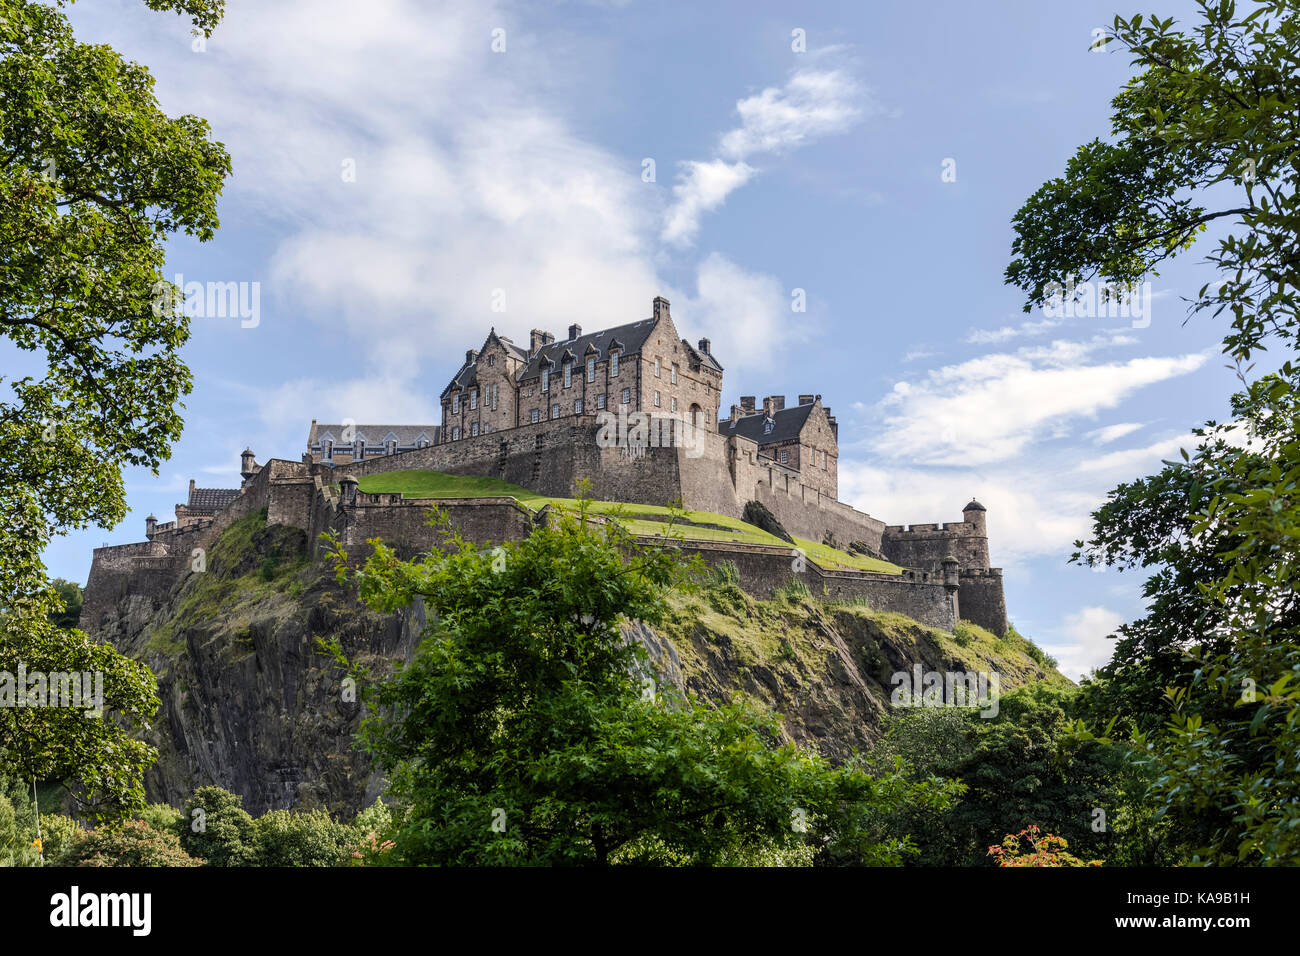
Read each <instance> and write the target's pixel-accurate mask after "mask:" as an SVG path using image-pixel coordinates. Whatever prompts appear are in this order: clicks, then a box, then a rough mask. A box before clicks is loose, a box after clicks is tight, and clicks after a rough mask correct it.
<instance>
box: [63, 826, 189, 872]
mask: <svg viewBox="0 0 1300 956" xmlns="http://www.w3.org/2000/svg"><path fill="white" fill-rule="evenodd" d="M56 862H57V864H58V865H59V866H202V865H203V861H202V860H196V859H194V858H193V857H192V856H190V855H189V854H188V853H186V852H185V851H184V850H183V849H182V848H181V843H180V840H179V839H177V837H176V834H174V833H164V832H162V831H159V830H155V829H154V828H153V827H151V826H149V824H147V823H145V822H144V821H143V820H128V821H127V822H126V823H125V824H123V825H122V826H121V827H120V828H116V829H109V828H107V827H96V828H95V829H93V830H79V831H78V832H77V833H76V834H74V836H73V838H72V844H71V846H69V847H68V849H67V850H66V851H65V852H64V853H63V854H62V855H61V856H60V857H59V858H58V860H57V861H56Z"/></svg>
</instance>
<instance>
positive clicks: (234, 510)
mask: <svg viewBox="0 0 1300 956" xmlns="http://www.w3.org/2000/svg"><path fill="white" fill-rule="evenodd" d="M569 429H574V430H577V431H578V435H577V436H569V435H567V434H566V433H567V431H568V430H569ZM512 431H518V432H523V431H524V429H514V430H512ZM588 433H589V430H588V429H587V428H586V427H585V426H584V425H572V424H570V425H566V426H564V427H563V428H556V427H554V426H553V427H551V428H549V429H536V430H533V429H530V430H529V434H524V435H508V434H507V433H505V432H501V433H495V434H492V435H489V436H486V437H487V438H489V439H492V440H495V442H496V444H497V445H498V449H499V450H500V449H501V448H502V447H504V453H502V454H500V455H499V456H498V458H497V459H496V461H497V463H498V464H499V466H500V468H499V470H498V471H497V472H495V475H496V476H497V477H504V478H505V479H506V480H508V481H514V482H515V483H517V484H521V485H523V486H524V487H529V488H530V489H531V490H534V491H537V492H539V493H542V494H549V495H554V496H557V497H567V496H570V495H572V493H573V491H572V482H573V481H574V480H575V479H576V477H577V476H579V475H581V474H582V472H581V471H579V470H578V468H579V467H580V465H582V464H584V463H585V464H586V465H587V466H588V467H590V468H591V469H592V471H591V473H590V474H591V477H592V482H593V495H594V496H595V497H596V498H597V499H601V500H614V501H627V502H629V503H633V504H643V503H651V504H661V503H665V502H666V501H669V500H672V497H673V495H672V494H671V492H672V491H673V490H674V489H675V488H676V489H684V491H685V492H686V494H684V495H683V497H684V498H685V503H686V505H687V506H688V507H692V508H694V509H696V510H707V511H715V512H719V513H722V514H731V515H733V516H737V517H738V516H739V512H740V510H742V509H743V504H737V503H735V502H732V501H729V500H728V499H727V497H726V495H720V494H717V493H716V492H709V491H708V490H707V489H706V488H704V487H703V486H702V485H698V486H697V485H694V484H693V482H695V481H696V480H698V479H699V476H700V475H702V474H703V473H704V472H703V470H702V469H704V468H707V467H710V466H709V465H708V464H707V462H706V463H705V464H700V462H701V459H700V458H692V457H687V455H686V450H685V449H683V448H648V449H646V450H645V456H644V457H643V458H637V457H635V456H629V455H627V454H626V453H625V452H624V451H623V450H622V449H619V448H604V447H601V446H599V445H598V444H597V443H596V442H595V440H594V434H590V437H591V438H592V441H591V442H590V443H589V444H588V443H585V442H584V443H580V444H578V445H576V446H575V445H565V444H563V442H564V440H565V438H566V437H580V438H581V437H588ZM551 443H556V444H554V445H552V444H551ZM530 445H531V448H530ZM746 445H747V446H750V447H749V448H746V447H745V446H746ZM719 446H724V447H719ZM483 447H484V443H483V442H482V441H481V440H480V441H478V442H477V443H474V442H472V440H471V441H467V442H458V443H452V444H450V445H439V446H434V447H430V448H423V449H417V450H414V451H409V452H404V453H401V454H398V455H392V456H389V457H386V458H382V459H376V460H374V461H367V462H358V463H356V464H353V465H348V466H341V467H339V468H330V467H329V466H325V465H319V464H308V463H304V462H291V461H284V460H281V459H272V460H271V461H269V462H267V463H266V464H265V465H263V466H261V468H260V469H259V470H258V471H257V472H256V474H254V475H253V476H252V477H250V478H248V479H247V480H246V481H245V482H244V485H243V487H242V489H241V492H240V495H239V496H238V497H237V498H235V499H234V500H233V501H231V502H230V504H228V505H227V506H226V507H225V508H223V509H222V510H221V511H219V512H217V513H216V514H215V515H213V516H211V517H210V518H206V519H202V520H199V521H195V522H193V523H191V524H188V525H187V526H186V527H183V528H175V527H168V526H165V525H164V526H156V527H154V528H153V529H152V533H151V537H150V540H148V541H145V542H140V543H137V544H125V545H116V546H110V547H103V548H96V549H95V552H94V557H93V560H92V563H91V570H90V576H89V579H88V581H87V585H86V590H85V599H84V604H83V608H82V615H81V626H82V628H83V629H84V630H86V631H88V632H91V633H93V632H94V631H95V630H96V629H97V628H98V627H99V625H100V622H101V621H102V619H103V615H104V614H106V613H107V612H108V611H109V610H110V609H111V608H112V607H113V606H114V605H115V604H116V603H117V602H118V601H119V600H120V599H121V598H122V597H124V596H126V595H128V594H132V595H140V596H143V597H146V598H148V599H149V600H151V601H152V602H153V603H154V604H155V606H158V605H160V604H161V603H162V602H163V601H164V600H165V599H166V598H167V596H168V594H169V592H170V591H171V589H172V587H173V586H174V585H175V584H176V583H177V582H178V581H179V580H180V579H181V578H182V576H184V575H186V574H189V573H196V572H195V571H194V570H193V561H194V557H195V552H196V549H202V550H203V551H207V550H209V549H211V547H212V545H213V543H214V542H215V541H216V539H217V537H218V536H219V535H220V533H221V532H222V531H223V530H225V529H226V528H227V527H229V526H230V525H231V524H233V523H234V522H236V521H238V520H239V519H240V518H242V517H244V516H245V515H248V514H251V513H253V512H255V511H257V510H260V509H262V508H266V509H267V520H268V522H269V523H271V524H283V525H289V526H293V527H297V528H302V529H303V530H304V531H305V532H306V533H307V535H308V540H309V542H312V543H313V544H314V546H315V547H316V548H317V551H316V554H317V556H318V557H319V548H320V546H321V545H320V535H321V534H322V533H324V532H326V531H328V532H332V533H333V534H335V535H336V536H337V537H338V538H339V539H340V541H342V543H343V545H344V547H345V548H346V549H347V550H348V551H349V553H350V556H351V558H352V559H353V560H361V559H363V558H364V557H365V555H366V554H367V553H368V551H369V547H368V545H367V544H366V542H367V540H368V539H371V538H379V539H382V540H383V541H384V542H385V543H386V544H389V545H390V546H392V547H394V548H395V549H396V550H397V551H398V553H399V554H400V555H402V556H403V557H410V556H412V555H415V554H418V553H421V552H425V551H429V550H432V549H434V548H437V547H439V546H440V544H441V543H442V536H441V533H440V532H439V531H438V529H436V528H434V527H433V526H431V525H429V523H428V515H429V511H430V509H431V508H433V507H440V508H443V509H444V510H445V511H446V512H447V514H448V516H449V517H450V519H451V522H452V524H453V525H454V526H455V527H456V528H458V529H459V530H460V532H461V534H462V535H464V537H465V538H466V539H467V540H470V541H472V542H474V543H476V544H479V545H484V544H487V543H489V542H502V541H509V540H516V539H519V538H522V537H525V536H527V535H528V534H529V533H530V532H531V530H532V529H533V528H534V527H535V526H536V524H537V522H538V521H539V520H542V519H541V518H539V516H538V515H537V514H535V513H533V512H531V511H529V510H528V509H526V508H524V507H522V506H521V505H520V504H519V503H518V502H517V501H515V500H514V499H513V498H508V497H489V498H475V499H466V498H449V499H404V498H402V496H401V495H398V494H367V493H364V492H360V491H358V490H356V486H355V484H353V483H352V482H350V481H349V482H343V483H341V484H340V479H342V478H344V477H345V476H356V475H358V474H361V475H364V474H372V473H377V472H382V471H390V470H401V469H407V468H431V469H435V470H439V471H450V472H452V473H460V474H484V473H485V472H484V471H482V470H478V469H481V468H482V466H483V462H484V457H483V455H482V453H481V452H482V448H483ZM539 447H540V448H542V449H543V450H545V449H547V448H552V447H555V448H566V447H567V448H570V449H575V450H574V453H573V454H572V455H571V456H565V455H562V454H561V455H554V456H544V460H545V465H544V466H543V467H542V468H541V469H540V470H539V471H538V472H537V473H534V471H533V463H534V462H535V461H536V459H535V458H534V457H532V456H533V455H535V453H536V451H535V450H536V449H537V448H539ZM709 447H712V448H713V450H714V451H718V452H725V453H726V454H728V455H733V456H734V457H733V458H732V460H731V461H730V462H729V463H728V467H729V469H730V468H732V467H734V469H735V471H734V473H735V474H737V475H739V476H740V480H739V485H740V487H741V488H744V487H749V488H751V489H752V497H753V498H754V499H756V500H759V501H762V502H763V503H764V504H766V505H767V506H768V507H769V508H770V509H771V510H772V511H773V513H775V514H776V515H777V517H778V519H779V520H781V521H782V523H783V524H786V527H787V528H789V529H790V530H791V531H792V532H794V533H796V534H800V536H802V537H809V538H814V539H816V540H821V538H822V537H823V536H824V534H818V533H817V529H819V528H824V529H825V530H829V531H831V532H832V534H834V536H835V539H836V541H837V543H840V544H841V545H842V544H843V543H846V542H845V539H846V538H847V539H848V540H862V539H861V538H860V537H851V536H850V534H854V535H861V534H862V533H864V530H870V529H871V528H872V527H873V525H871V524H868V523H864V519H865V522H875V519H872V518H870V517H869V516H867V515H864V514H862V513H861V512H857V511H854V510H853V509H851V508H848V507H847V506H845V505H842V504H840V503H839V502H832V501H830V500H829V499H827V498H826V496H824V495H817V496H816V497H812V496H808V492H807V490H806V489H803V488H802V486H798V485H797V483H791V482H789V481H788V478H789V476H788V475H784V474H780V473H779V472H780V471H781V470H780V469H779V468H770V467H769V466H767V465H766V464H758V463H755V462H751V461H749V460H748V459H747V458H746V457H745V456H746V455H747V454H749V453H750V452H751V451H756V448H755V447H754V442H752V441H745V440H743V439H741V440H739V441H737V440H736V439H720V440H719V441H718V442H717V443H716V444H715V445H713V446H709ZM706 450H707V449H706ZM755 457H756V455H755ZM552 465H554V467H552ZM521 468H526V469H527V473H526V474H524V475H523V477H525V478H526V479H527V480H526V481H519V480H518V477H519V475H520V472H519V469H521ZM665 473H667V474H668V475H669V476H670V477H669V478H667V479H662V481H661V484H660V485H659V486H658V487H659V491H661V492H669V493H668V494H664V495H663V496H662V497H660V496H659V495H658V493H657V492H648V491H646V490H645V488H646V485H647V483H649V482H651V481H654V480H656V479H654V476H655V475H663V474H665ZM672 476H676V477H675V481H676V484H674V483H673V482H674V478H673V477H672ZM633 479H635V480H633ZM751 481H752V482H753V484H752V485H749V484H748V483H749V482H751ZM628 488H632V489H633V493H632V494H630V495H629V494H628V492H627V489H628ZM637 489H640V490H637ZM739 497H740V495H739V494H738V495H737V498H739ZM647 498H649V499H650V500H649V501H647V500H646V499H647ZM819 499H820V500H819ZM809 504H811V506H812V507H811V508H809V509H808V511H809V513H810V514H811V517H808V518H806V521H807V522H809V523H806V524H802V525H801V524H799V523H798V521H797V520H792V519H798V518H799V515H800V514H801V510H800V506H801V505H803V506H805V508H806V507H807V506H808V505H809ZM724 506H725V507H724ZM813 509H815V510H813ZM841 509H843V511H846V512H849V514H848V515H844V514H843V513H842V511H841ZM837 519H840V520H842V524H837V523H835V522H836V520H837ZM876 524H880V526H881V528H882V530H883V524H881V523H879V522H876ZM962 524H966V523H962ZM915 527H916V528H920V529H922V530H921V537H917V538H915V539H907V538H905V537H898V532H895V539H896V540H912V541H914V542H921V541H927V542H937V541H939V540H940V538H939V537H934V536H933V535H931V532H930V531H929V530H928V529H929V528H930V527H931V526H915ZM933 527H934V528H935V529H938V530H939V531H941V532H942V531H943V529H945V528H951V527H953V526H951V525H949V526H933ZM837 528H838V529H843V530H840V531H837V530H836V529H837ZM972 528H974V525H973V524H972ZM891 530H892V529H891ZM905 534H906V532H905V533H904V535H905ZM956 537H957V538H962V537H967V538H970V537H973V535H969V534H966V533H965V531H962V533H961V534H958V535H956ZM877 540H879V539H877ZM935 547H936V548H937V547H938V545H935ZM682 550H683V552H684V553H685V554H687V555H690V554H698V555H700V556H701V557H702V558H703V559H704V561H705V562H706V563H707V564H709V565H713V566H716V565H717V564H720V563H721V562H723V561H729V562H732V563H733V564H735V566H736V568H737V571H738V572H739V584H740V586H741V587H742V588H744V589H745V590H746V591H747V592H749V593H751V594H754V595H755V596H758V597H770V596H771V594H772V593H773V591H774V590H776V589H777V588H779V587H782V586H784V585H785V584H787V583H788V582H789V581H791V580H802V581H803V582H804V583H805V584H807V586H808V588H809V591H810V592H811V594H812V595H813V596H814V597H815V598H820V599H825V600H853V599H861V600H865V601H866V602H867V603H868V604H869V605H870V606H871V607H873V608H876V609H878V610H886V611H897V612H899V613H902V614H906V615H908V616H910V617H913V618H915V619H917V620H918V621H921V622H922V623H924V624H927V625H930V626H933V627H938V628H943V629H945V630H951V628H952V627H953V624H954V622H955V620H956V619H957V618H958V617H959V616H960V617H961V618H964V619H966V620H970V621H972V622H974V623H976V624H979V625H981V626H983V627H986V628H988V629H989V630H991V631H994V632H995V633H997V634H999V635H1001V634H1003V633H1005V631H1006V606H1005V601H1004V600H1003V595H1002V577H1001V571H1000V570H998V569H989V568H987V567H969V568H968V567H965V566H963V565H962V563H961V558H960V557H958V558H957V560H956V561H955V562H949V564H948V566H944V562H943V560H942V559H940V560H939V561H937V562H929V561H928V558H929V555H930V553H931V552H927V551H924V549H923V548H922V546H921V545H920V544H919V543H917V544H915V546H914V550H913V552H912V553H913V554H914V555H915V556H916V557H917V558H918V560H924V561H925V563H923V564H922V565H921V566H920V567H916V568H908V569H907V570H905V571H904V572H903V573H902V574H884V573H879V572H867V571H855V570H839V569H830V568H823V567H821V566H819V565H818V564H816V563H815V562H813V561H811V560H807V559H804V560H803V561H798V560H796V559H797V558H798V555H797V554H796V553H795V552H794V551H793V549H788V548H783V547H771V546H764V545H751V544H741V543H737V542H699V541H692V542H687V543H685V544H684V545H683V547H682ZM933 553H936V554H937V553H938V552H937V551H934V552H933ZM971 554H972V555H973V556H976V557H977V556H978V552H971ZM984 554H985V555H986V554H987V544H985V551H984ZM944 557H948V553H947V552H945V553H944ZM985 562H986V563H987V558H985ZM899 563H906V562H899Z"/></svg>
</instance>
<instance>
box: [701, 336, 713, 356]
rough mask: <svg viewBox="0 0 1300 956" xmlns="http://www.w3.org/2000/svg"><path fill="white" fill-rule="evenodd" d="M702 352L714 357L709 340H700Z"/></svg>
mask: <svg viewBox="0 0 1300 956" xmlns="http://www.w3.org/2000/svg"><path fill="white" fill-rule="evenodd" d="M700 351H701V352H703V353H704V354H705V355H712V354H713V353H712V352H710V351H709V340H708V339H700Z"/></svg>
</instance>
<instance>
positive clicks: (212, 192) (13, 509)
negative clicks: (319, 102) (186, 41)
mask: <svg viewBox="0 0 1300 956" xmlns="http://www.w3.org/2000/svg"><path fill="white" fill-rule="evenodd" d="M147 3H148V5H149V6H150V7H152V8H153V9H157V10H175V11H177V12H179V13H182V14H184V15H187V16H189V17H190V18H191V19H192V20H193V21H194V23H195V24H196V26H197V27H198V28H199V29H201V30H203V31H205V32H210V31H211V30H212V28H213V27H214V26H215V25H216V23H217V20H218V19H219V18H220V14H221V10H222V3H221V0H147ZM63 7H64V4H63V3H55V4H52V5H51V4H46V3H38V2H34V0H0V141H2V142H3V143H4V149H3V153H2V154H0V336H4V337H5V338H6V339H7V340H8V343H7V344H8V345H9V346H11V347H14V348H17V349H20V350H22V351H24V352H28V353H32V356H33V363H32V364H33V366H34V374H32V375H29V376H26V377H23V378H21V379H15V378H7V379H6V378H4V377H0V384H2V385H7V386H8V388H7V389H6V395H5V397H3V398H0V514H3V515H4V516H5V520H4V522H3V523H0V593H2V594H4V596H5V598H4V599H5V603H6V604H7V605H8V609H7V613H6V614H5V615H4V616H3V617H4V619H3V622H0V628H2V630H3V633H0V671H8V672H11V673H15V672H16V671H17V668H18V665H19V664H25V665H26V667H27V669H28V670H29V671H32V670H37V669H40V670H42V671H45V672H47V673H59V672H75V671H84V670H96V669H99V670H103V671H104V672H105V684H106V688H105V690H106V705H107V709H108V711H109V713H107V714H106V715H105V717H104V719H102V720H88V719H86V718H84V717H83V716H82V715H81V714H77V713H74V712H71V711H69V710H67V709H60V708H50V707H42V708H13V707H5V708H0V766H5V767H13V768H15V769H16V770H17V771H18V773H19V775H20V776H23V777H25V778H30V777H31V776H36V777H38V778H41V779H64V780H69V781H80V785H79V786H78V787H77V788H76V789H77V790H78V791H79V794H80V797H81V798H82V799H83V801H84V802H85V804H86V806H85V807H84V808H83V809H84V812H85V813H87V814H88V815H89V816H90V817H91V818H92V819H94V818H97V817H101V816H103V817H120V816H121V815H123V814H124V813H127V812H129V811H130V809H132V808H133V807H136V806H138V805H139V804H140V803H141V802H142V792H141V784H140V778H141V775H142V773H143V770H144V768H145V767H146V766H147V765H148V764H149V762H150V761H151V760H152V759H153V754H152V752H151V751H150V750H149V748H147V747H145V745H143V744H141V743H139V742H138V741H136V740H134V739H133V733H134V731H135V730H136V729H137V728H138V726H139V725H140V724H141V723H143V721H145V720H147V719H148V718H149V717H151V716H152V715H153V713H154V711H155V710H156V709H157V704H158V702H157V697H156V693H155V689H154V687H153V686H152V681H151V678H150V677H149V676H148V672H147V670H145V669H144V668H143V667H142V666H140V665H136V664H134V663H133V662H130V661H127V660H126V659H125V658H123V657H121V655H118V654H117V653H116V652H115V651H114V650H113V649H112V648H111V647H110V646H109V645H106V644H105V645H96V644H93V643H92V642H89V641H88V640H87V639H86V638H85V636H84V635H82V634H80V632H78V631H75V630H71V629H70V627H69V626H70V625H71V624H72V623H74V622H73V621H72V607H71V602H70V600H69V598H70V597H71V594H70V592H69V590H68V589H67V588H63V589H61V590H60V589H56V588H55V587H54V586H52V585H51V584H50V582H49V581H48V580H47V579H46V575H45V567H44V564H43V563H42V559H41V554H42V552H43V550H44V549H45V547H46V545H47V544H48V542H49V540H50V538H51V536H52V535H55V534H61V533H65V532H66V531H67V530H69V529H72V528H83V527H86V526H87V525H90V524H97V525H102V526H106V527H111V526H113V525H116V524H117V523H118V522H119V521H121V520H122V519H123V518H124V517H125V514H126V500H125V492H124V486H123V480H122V472H121V469H122V468H123V467H124V466H126V465H133V466H144V467H147V468H150V469H152V470H153V471H154V472H155V473H156V472H157V469H158V467H159V465H160V463H161V462H162V461H164V460H165V459H166V458H167V457H168V456H169V455H170V452H171V445H172V442H174V441H175V440H176V439H177V438H178V437H179V436H180V433H181V418H180V414H179V405H180V400H181V398H182V397H183V396H184V395H185V394H186V393H187V392H188V391H189V388H190V381H191V379H190V373H189V370H188V369H187V368H186V366H185V364H184V363H183V362H182V361H181V357H180V350H181V348H182V347H183V346H184V344H185V342H186V339H187V338H188V336H189V325H188V319H187V318H186V317H185V316H184V315H183V314H181V313H180V312H179V311H177V309H176V308H174V307H167V305H166V304H165V302H164V301H163V300H164V299H165V298H170V299H171V303H172V305H173V306H174V305H175V304H177V303H176V299H175V298H172V294H173V293H174V291H175V290H174V289H173V287H172V286H171V285H170V284H169V283H167V282H166V280H165V278H164V276H163V266H164V260H165V255H166V240H167V239H168V237H169V236H172V235H174V234H176V233H178V232H183V233H185V234H187V235H190V236H193V237H195V238H196V239H198V240H200V241H202V240H206V239H208V238H210V237H211V236H212V234H213V231H214V230H215V228H216V227H217V214H216V210H217V205H216V204H217V196H218V194H219V192H220V190H221V186H222V183H223V180H224V178H225V176H226V175H227V174H228V173H229V171H230V158H229V156H228V155H227V153H226V151H225V150H224V149H223V148H222V147H221V146H220V144H218V143H215V142H213V141H212V140H211V139H210V130H209V128H208V126H207V124H206V123H204V122H203V121H202V120H200V119H198V118H197V117H194V116H180V117H176V118H171V117H168V116H167V115H165V114H164V113H163V112H162V111H161V110H160V109H159V107H158V103H157V100H156V98H155V97H154V92H153V79H152V77H151V76H150V75H149V73H148V71H147V70H146V69H145V68H144V67H143V66H141V65H139V64H137V63H132V62H129V61H127V60H125V59H123V58H122V57H121V56H120V55H119V54H118V53H116V52H115V51H114V50H113V49H112V48H111V47H109V46H107V45H105V44H83V43H78V42H77V41H76V39H75V37H74V36H73V32H72V28H71V25H70V24H69V22H68V19H67V17H66V15H65V13H64V9H63ZM164 290H165V292H166V296H162V295H161V294H162V292H163V291H164ZM52 621H53V622H54V623H51V622H52Z"/></svg>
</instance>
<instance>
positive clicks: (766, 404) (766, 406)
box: [763, 395, 772, 418]
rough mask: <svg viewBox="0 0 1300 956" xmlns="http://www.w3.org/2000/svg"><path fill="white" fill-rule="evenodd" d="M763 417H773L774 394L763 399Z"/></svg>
mask: <svg viewBox="0 0 1300 956" xmlns="http://www.w3.org/2000/svg"><path fill="white" fill-rule="evenodd" d="M763 417H764V418H771V417H772V396H771V395H768V396H766V397H765V398H764V399H763Z"/></svg>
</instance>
